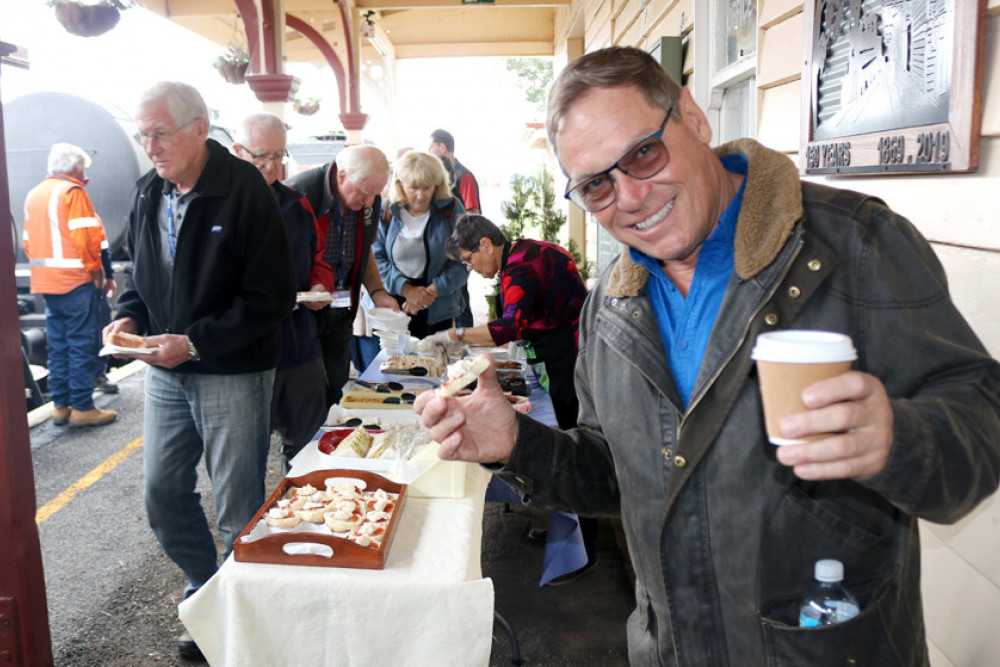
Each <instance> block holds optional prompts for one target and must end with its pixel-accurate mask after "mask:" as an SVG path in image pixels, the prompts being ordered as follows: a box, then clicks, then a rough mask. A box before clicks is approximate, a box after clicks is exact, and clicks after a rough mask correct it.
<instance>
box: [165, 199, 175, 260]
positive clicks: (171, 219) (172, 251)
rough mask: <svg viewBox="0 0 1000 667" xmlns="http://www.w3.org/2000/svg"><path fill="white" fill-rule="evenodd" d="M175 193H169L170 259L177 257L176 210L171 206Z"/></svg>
mask: <svg viewBox="0 0 1000 667" xmlns="http://www.w3.org/2000/svg"><path fill="white" fill-rule="evenodd" d="M173 199H174V196H173V193H170V192H168V193H167V243H168V244H170V259H174V258H175V257H176V256H177V241H176V240H175V238H174V209H173V207H172V206H171V205H170V202H171V201H173Z"/></svg>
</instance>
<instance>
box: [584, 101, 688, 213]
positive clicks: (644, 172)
mask: <svg viewBox="0 0 1000 667" xmlns="http://www.w3.org/2000/svg"><path fill="white" fill-rule="evenodd" d="M673 113H674V107H672V106H671V107H670V109H668V110H667V117H666V118H664V119H663V123H662V124H661V125H660V129H659V130H657V131H656V132H653V133H652V134H651V135H649V136H648V137H646V138H645V139H643V140H641V141H640V142H638V143H637V144H635V145H634V146H632V148H630V149H628V150H627V151H625V154H624V155H622V156H621V157H620V158H618V161H617V162H615V163H614V164H613V165H611V166H610V167H608V168H607V169H605V170H604V171H602V172H600V173H599V174H594V175H593V176H591V177H589V178H588V179H586V180H585V181H583V182H581V183H578V184H576V185H574V186H572V187H570V186H571V185H572V181H569V182H567V183H566V194H565V195H564V196H565V197H566V199H569V200H570V201H571V202H573V203H574V204H576V205H577V206H579V207H580V208H582V209H583V210H585V211H589V212H590V213H597V212H598V211H603V210H604V209H606V208H607V207H609V206H611V205H612V204H613V203H614V202H615V196H616V193H615V179H614V177H613V176H612V175H611V172H612V171H613V170H615V169H617V170H618V171H620V172H622V173H623V174H626V175H628V176H631V177H632V178H637V179H639V180H643V181H644V180H646V179H647V178H652V177H653V176H655V175H656V174H658V173H660V172H661V171H662V170H663V168H664V167H666V166H667V165H668V164H670V151H669V150H667V147H666V145H665V144H664V143H663V131H664V130H665V129H666V128H667V121H668V120H670V116H672V115H673Z"/></svg>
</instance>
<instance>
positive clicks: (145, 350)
mask: <svg viewBox="0 0 1000 667" xmlns="http://www.w3.org/2000/svg"><path fill="white" fill-rule="evenodd" d="M158 349H160V347H159V346H156V347H122V346H121V345H105V346H104V347H102V348H101V351H100V352H98V353H97V356H99V357H107V356H109V355H112V354H129V355H132V354H139V355H143V354H152V353H154V352H156V351H157V350H158Z"/></svg>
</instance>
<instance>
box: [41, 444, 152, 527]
mask: <svg viewBox="0 0 1000 667" xmlns="http://www.w3.org/2000/svg"><path fill="white" fill-rule="evenodd" d="M140 447H142V436H140V437H138V438H136V439H135V440H133V441H132V442H130V443H128V444H127V445H125V448H124V449H121V450H119V451H117V452H115V453H114V454H112V455H111V456H109V457H108V458H107V459H106V460H105V461H104V462H103V463H102V464H101V465H99V466H97V467H96V468H94V469H93V470H91V471H90V472H88V473H87V474H86V475H84V476H83V477H81V478H80V479H79V480H77V482H76V484H74V485H73V486H71V487H69V488H68V489H66V490H65V491H63V492H62V493H60V494H59V495H58V496H56V497H55V498H53V499H52V500H50V501H49V502H47V503H45V505H43V506H42V507H39V508H38V511H37V512H36V513H35V523H36V524H38V525H41V523H42V522H43V521H45V520H46V519H48V518H49V517H50V516H52V515H53V514H55V513H56V512H58V511H59V510H61V509H62V508H63V507H64V506H66V505H67V504H68V503H69V501H71V500H73V498H75V497H76V494H78V493H80V492H81V491H83V490H84V489H86V488H87V487H88V486H90V485H91V484H93V483H95V482H97V481H98V480H99V479H101V478H102V477H104V475H106V474H107V473H109V472H111V471H112V470H114V469H115V467H116V466H117V465H118V464H119V463H121V462H122V461H124V460H125V459H127V458H128V457H129V455H130V454H131V453H132V452H134V451H135V450H137V449H139V448H140Z"/></svg>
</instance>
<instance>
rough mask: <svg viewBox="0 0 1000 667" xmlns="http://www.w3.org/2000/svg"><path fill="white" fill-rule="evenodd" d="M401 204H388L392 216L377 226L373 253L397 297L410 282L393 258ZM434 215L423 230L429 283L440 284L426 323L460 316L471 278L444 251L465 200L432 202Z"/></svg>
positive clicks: (398, 229) (428, 311)
mask: <svg viewBox="0 0 1000 667" xmlns="http://www.w3.org/2000/svg"><path fill="white" fill-rule="evenodd" d="M399 210H400V206H399V204H392V205H391V206H389V211H390V213H391V215H392V219H391V220H390V221H389V222H388V223H385V222H382V223H380V224H379V226H378V232H377V233H376V235H375V242H374V243H373V244H372V255H373V256H374V258H375V263H376V264H378V270H379V273H380V274H381V275H382V284H384V285H385V288H386V289H387V290H389V293H390V294H392V295H394V296H402V294H403V285H405V284H406V283H407V282H409V281H408V280H407V278H406V276H404V275H403V274H402V273H401V272H400V271H399V269H397V268H396V263H395V262H393V261H392V246H393V244H394V243H395V242H396V237H398V236H399V232H400V230H402V228H403V221H402V220H401V219H400V217H399ZM430 211H431V215H430V219H429V220H428V221H427V227H426V229H424V241H425V245H426V247H427V269H426V275H427V284H428V285H431V284H434V285H435V286H437V291H438V296H437V298H436V299H434V303H432V304H431V306H430V308H428V309H427V323H428V324H436V323H438V322H441V321H442V320H449V319H452V318H454V317H458V314H459V313H460V312H461V311H462V306H463V305H464V299H463V298H462V292H461V290H462V286H463V285H465V283H466V281H467V280H468V279H469V272H468V271H467V270H466V269H465V266H463V265H462V262H460V261H459V260H457V259H450V258H449V257H448V256H447V255H446V254H445V253H444V244H445V241H447V240H448V237H449V236H451V233H452V232H453V231H454V230H455V223H456V222H457V221H458V219H459V218H460V217H461V216H462V215H464V214H465V207H464V206H462V202H460V201H458V199H456V198H454V197H452V198H451V199H440V200H437V201H433V202H431V208H430Z"/></svg>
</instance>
